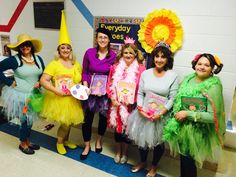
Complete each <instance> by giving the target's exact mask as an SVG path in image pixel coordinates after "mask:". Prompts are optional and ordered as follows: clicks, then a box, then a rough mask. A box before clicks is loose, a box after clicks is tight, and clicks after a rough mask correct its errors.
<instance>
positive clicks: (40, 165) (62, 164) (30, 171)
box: [0, 121, 236, 177]
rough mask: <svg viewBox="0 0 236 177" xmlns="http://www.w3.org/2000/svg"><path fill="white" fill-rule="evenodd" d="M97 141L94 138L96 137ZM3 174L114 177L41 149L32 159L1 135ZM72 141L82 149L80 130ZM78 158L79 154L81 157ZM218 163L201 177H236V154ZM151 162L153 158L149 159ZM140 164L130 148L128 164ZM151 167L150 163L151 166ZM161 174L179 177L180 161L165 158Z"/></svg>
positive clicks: (108, 148)
mask: <svg viewBox="0 0 236 177" xmlns="http://www.w3.org/2000/svg"><path fill="white" fill-rule="evenodd" d="M46 124H47V123H46V122H43V121H39V122H37V123H35V125H34V129H35V130H37V131H40V132H43V131H42V130H41V129H42V128H43V127H44V126H45V125H46ZM56 131H57V126H55V127H54V128H53V129H52V130H50V131H48V132H43V133H46V134H49V135H51V136H55V134H56ZM109 134H111V133H107V136H106V137H105V138H104V143H103V147H104V151H103V154H106V155H108V156H111V157H113V155H114V140H113V139H112V137H110V136H109ZM93 138H95V135H93ZM0 139H1V141H0V160H1V164H0V172H1V175H0V176H1V177H90V176H91V177H106V176H112V175H111V174H107V173H105V172H103V171H101V170H98V169H95V168H93V167H91V166H87V165H85V164H83V163H80V162H78V161H74V160H71V159H69V158H67V157H64V156H62V155H59V154H57V153H54V152H52V151H49V150H47V149H44V148H41V149H40V150H39V151H37V152H36V154H35V155H33V156H27V155H25V154H22V153H21V152H20V151H19V150H18V149H17V147H18V139H17V138H15V137H13V136H10V135H8V134H5V133H3V132H0ZM70 139H71V141H73V142H75V143H77V144H78V145H80V146H82V145H83V140H82V136H81V130H80V129H79V128H72V131H71V136H70ZM92 150H94V140H93V141H92ZM78 157H79V154H78ZM221 157H222V158H221V160H220V161H219V165H218V169H217V171H216V172H213V171H210V170H206V169H199V170H198V177H233V176H236V168H235V167H234V166H235V165H236V150H232V149H228V148H225V149H224V151H223V154H222V156H221ZM149 159H150V158H149ZM137 162H138V151H137V148H136V147H135V146H132V145H131V146H130V148H129V161H128V163H131V164H135V163H137ZM149 164H150V162H149ZM158 173H159V174H161V175H163V176H166V177H179V161H178V160H176V159H174V158H171V157H168V156H164V157H163V158H162V159H161V161H160V164H159V168H158Z"/></svg>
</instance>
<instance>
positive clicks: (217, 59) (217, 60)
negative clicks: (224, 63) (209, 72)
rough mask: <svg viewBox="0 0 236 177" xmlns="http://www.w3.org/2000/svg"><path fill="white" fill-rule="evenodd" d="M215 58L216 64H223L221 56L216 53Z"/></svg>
mask: <svg viewBox="0 0 236 177" xmlns="http://www.w3.org/2000/svg"><path fill="white" fill-rule="evenodd" d="M214 59H215V62H216V64H217V65H218V66H220V64H221V61H220V58H219V57H218V56H216V55H215V56H214Z"/></svg>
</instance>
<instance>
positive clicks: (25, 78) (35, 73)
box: [0, 34, 44, 154]
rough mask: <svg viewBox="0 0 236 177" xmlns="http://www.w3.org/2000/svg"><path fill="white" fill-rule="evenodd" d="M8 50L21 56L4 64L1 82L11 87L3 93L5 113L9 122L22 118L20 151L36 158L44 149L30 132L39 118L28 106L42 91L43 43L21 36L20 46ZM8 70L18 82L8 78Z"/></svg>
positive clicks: (0, 72) (5, 60)
mask: <svg viewBox="0 0 236 177" xmlns="http://www.w3.org/2000/svg"><path fill="white" fill-rule="evenodd" d="M8 47H9V48H10V49H12V50H14V51H17V52H18V54H16V55H14V56H12V57H9V58H6V59H4V60H3V61H2V62H1V63H0V80H1V81H2V82H3V83H5V84H6V85H7V86H8V87H4V88H3V89H2V96H1V99H2V101H3V111H4V113H5V115H6V117H7V118H8V120H11V119H14V118H19V121H20V135H19V139H20V142H21V143H20V145H19V149H20V150H21V151H22V152H23V153H25V154H34V153H35V150H38V149H40V147H39V145H37V144H33V143H31V142H30V132H31V128H32V125H33V120H34V119H35V118H37V117H38V116H37V114H36V113H35V112H33V109H32V107H31V106H30V105H29V104H28V102H29V97H30V95H31V93H32V90H33V89H34V88H39V87H40V85H39V79H40V76H41V74H42V72H43V69H44V63H43V60H42V58H41V57H40V56H38V55H35V53H37V52H39V51H40V50H41V48H42V42H41V41H40V40H38V39H34V38H32V37H31V36H30V35H28V34H20V35H19V36H18V38H17V43H15V44H9V45H8ZM8 69H12V70H13V71H14V80H11V79H10V78H8V77H6V76H5V75H4V73H3V72H4V71H5V70H8ZM28 105H29V106H28Z"/></svg>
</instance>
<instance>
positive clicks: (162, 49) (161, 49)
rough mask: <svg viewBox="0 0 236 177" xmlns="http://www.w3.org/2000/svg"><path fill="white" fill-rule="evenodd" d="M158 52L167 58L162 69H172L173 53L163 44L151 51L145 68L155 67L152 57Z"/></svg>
mask: <svg viewBox="0 0 236 177" xmlns="http://www.w3.org/2000/svg"><path fill="white" fill-rule="evenodd" d="M159 52H161V53H163V55H164V57H165V58H167V63H166V65H165V66H164V70H165V71H167V70H170V69H172V68H173V65H174V58H173V53H172V52H171V51H170V50H169V49H168V48H167V47H164V46H158V47H156V48H155V49H154V50H153V51H152V53H151V61H150V64H149V66H147V68H154V67H155V61H154V59H155V57H156V56H157V55H158V53H159Z"/></svg>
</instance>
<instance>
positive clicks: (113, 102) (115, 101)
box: [111, 99, 120, 106]
mask: <svg viewBox="0 0 236 177" xmlns="http://www.w3.org/2000/svg"><path fill="white" fill-rule="evenodd" d="M111 103H112V105H113V106H119V105H120V103H119V102H118V101H117V100H116V99H111Z"/></svg>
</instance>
